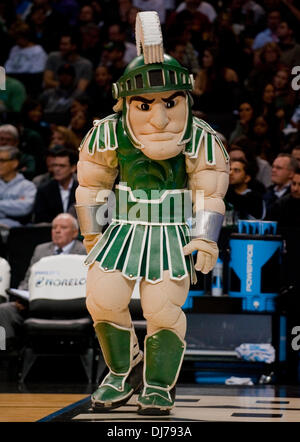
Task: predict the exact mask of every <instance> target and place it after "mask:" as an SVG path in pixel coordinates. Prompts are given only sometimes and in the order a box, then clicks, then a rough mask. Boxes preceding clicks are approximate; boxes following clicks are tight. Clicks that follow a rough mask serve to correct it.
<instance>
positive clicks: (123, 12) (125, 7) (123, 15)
mask: <svg viewBox="0 0 300 442" xmlns="http://www.w3.org/2000/svg"><path fill="white" fill-rule="evenodd" d="M132 7H133V4H132V0H118V14H119V20H120V22H121V23H122V24H124V25H125V26H126V25H127V24H128V23H129V21H128V14H129V12H130V10H131V8H132ZM136 9H138V8H136Z"/></svg>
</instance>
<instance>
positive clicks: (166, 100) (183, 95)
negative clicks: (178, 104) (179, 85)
mask: <svg viewBox="0 0 300 442" xmlns="http://www.w3.org/2000/svg"><path fill="white" fill-rule="evenodd" d="M176 97H185V93H184V92H182V91H178V92H174V94H172V95H170V96H169V97H168V98H162V101H164V102H165V103H168V101H172V100H174V98H176Z"/></svg>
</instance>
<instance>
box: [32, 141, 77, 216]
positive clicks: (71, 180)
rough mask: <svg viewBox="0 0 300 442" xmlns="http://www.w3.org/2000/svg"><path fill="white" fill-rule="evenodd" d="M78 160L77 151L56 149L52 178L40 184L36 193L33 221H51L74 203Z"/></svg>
mask: <svg viewBox="0 0 300 442" xmlns="http://www.w3.org/2000/svg"><path fill="white" fill-rule="evenodd" d="M77 162H78V154H77V152H74V151H70V150H67V149H64V148H62V149H60V150H59V149H57V150H55V152H54V162H53V164H52V173H53V179H52V180H51V181H49V182H48V183H46V184H44V185H41V186H40V187H39V188H38V191H37V194H36V200H35V205H34V222H35V223H42V222H46V223H49V222H52V221H53V219H54V218H55V217H56V216H57V215H58V214H59V213H63V212H64V213H66V212H68V211H69V210H70V209H71V207H72V206H73V204H74V203H75V190H76V188H77V186H78V182H77V179H76V177H75V172H76V166H77Z"/></svg>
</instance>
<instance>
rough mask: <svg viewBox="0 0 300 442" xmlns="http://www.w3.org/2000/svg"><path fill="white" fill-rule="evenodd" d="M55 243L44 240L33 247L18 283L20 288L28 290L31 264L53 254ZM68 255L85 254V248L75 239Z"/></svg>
mask: <svg viewBox="0 0 300 442" xmlns="http://www.w3.org/2000/svg"><path fill="white" fill-rule="evenodd" d="M54 250H55V245H54V243H53V242H46V243H44V244H39V245H38V246H36V248H35V249H34V252H33V255H32V258H31V261H30V264H29V267H28V269H27V272H26V275H25V278H24V279H23V281H22V282H20V284H19V287H18V288H19V289H20V290H28V281H29V276H30V270H31V267H32V266H33V264H35V263H36V262H38V261H39V260H40V259H42V258H44V257H45V256H52V255H54ZM69 253H70V255H86V250H85V247H84V245H83V244H82V242H80V241H78V240H75V243H74V245H73V247H72V248H71V250H70V252H69Z"/></svg>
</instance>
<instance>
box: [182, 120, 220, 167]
mask: <svg viewBox="0 0 300 442" xmlns="http://www.w3.org/2000/svg"><path fill="white" fill-rule="evenodd" d="M202 141H203V144H204V147H205V158H206V164H207V165H208V166H214V165H215V164H216V156H215V148H216V145H217V146H219V147H220V149H221V151H222V153H223V155H224V159H225V161H226V163H228V162H229V155H228V153H227V151H226V149H225V147H224V145H223V143H222V141H221V140H220V137H219V136H218V134H217V132H216V131H215V130H214V129H213V128H212V127H210V125H209V124H207V123H206V122H205V121H203V120H200V119H199V118H196V117H193V125H192V137H191V139H190V141H189V142H188V143H187V144H186V146H185V149H184V153H185V155H187V156H188V157H189V158H191V159H192V158H197V157H198V155H199V150H200V146H201V143H202Z"/></svg>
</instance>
